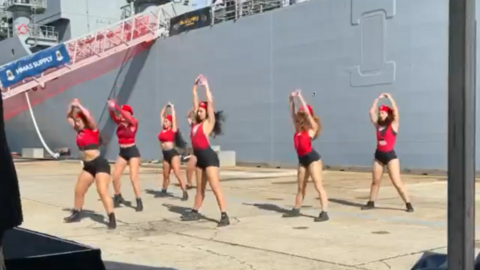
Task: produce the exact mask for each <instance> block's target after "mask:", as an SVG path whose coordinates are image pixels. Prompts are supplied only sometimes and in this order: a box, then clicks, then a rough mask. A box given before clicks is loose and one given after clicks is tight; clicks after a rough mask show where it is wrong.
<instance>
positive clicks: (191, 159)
mask: <svg viewBox="0 0 480 270" xmlns="http://www.w3.org/2000/svg"><path fill="white" fill-rule="evenodd" d="M187 121H188V125H189V126H190V128H191V127H192V126H193V125H194V124H195V111H194V109H191V110H190V111H189V112H188V113H187ZM186 158H188V161H187V189H191V188H192V187H193V176H194V175H195V167H196V165H197V158H196V157H195V155H193V154H192V153H189V155H188V156H187V157H186Z"/></svg>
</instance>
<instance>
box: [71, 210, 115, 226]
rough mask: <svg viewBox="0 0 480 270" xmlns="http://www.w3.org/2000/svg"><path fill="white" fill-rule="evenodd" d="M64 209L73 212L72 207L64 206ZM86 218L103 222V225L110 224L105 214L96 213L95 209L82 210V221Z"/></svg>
mask: <svg viewBox="0 0 480 270" xmlns="http://www.w3.org/2000/svg"><path fill="white" fill-rule="evenodd" d="M62 211H65V212H71V211H72V209H71V208H63V209H62ZM85 218H89V219H91V220H92V221H95V222H97V223H100V224H103V225H108V222H107V220H106V219H105V217H104V216H103V215H101V214H99V213H96V212H95V211H92V210H82V213H81V216H80V221H81V220H82V219H85Z"/></svg>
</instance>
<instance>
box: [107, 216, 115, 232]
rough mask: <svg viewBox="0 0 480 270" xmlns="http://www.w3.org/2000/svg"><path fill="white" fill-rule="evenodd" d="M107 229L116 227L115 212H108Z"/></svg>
mask: <svg viewBox="0 0 480 270" xmlns="http://www.w3.org/2000/svg"><path fill="white" fill-rule="evenodd" d="M107 226H108V229H110V230H115V229H116V228H117V219H116V218H115V213H110V214H108V225H107Z"/></svg>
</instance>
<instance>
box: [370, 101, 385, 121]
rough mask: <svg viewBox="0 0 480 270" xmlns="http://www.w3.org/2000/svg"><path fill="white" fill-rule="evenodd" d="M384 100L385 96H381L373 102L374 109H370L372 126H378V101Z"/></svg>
mask: <svg viewBox="0 0 480 270" xmlns="http://www.w3.org/2000/svg"><path fill="white" fill-rule="evenodd" d="M381 98H383V94H382V95H380V96H379V97H377V98H376V99H375V100H374V101H373V104H372V107H371V108H370V121H371V122H372V124H374V125H376V124H377V121H378V112H377V108H378V101H379V100H380V99H381Z"/></svg>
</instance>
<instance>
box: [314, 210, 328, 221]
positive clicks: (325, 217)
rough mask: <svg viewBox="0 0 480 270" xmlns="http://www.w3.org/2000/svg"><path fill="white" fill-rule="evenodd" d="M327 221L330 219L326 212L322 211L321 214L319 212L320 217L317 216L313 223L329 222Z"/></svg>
mask: <svg viewBox="0 0 480 270" xmlns="http://www.w3.org/2000/svg"><path fill="white" fill-rule="evenodd" d="M329 219H330V218H329V217H328V214H327V212H324V211H322V212H320V215H318V217H316V218H315V219H314V221H315V222H322V221H327V220H329Z"/></svg>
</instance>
